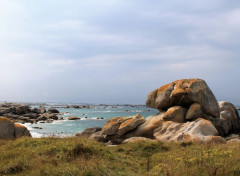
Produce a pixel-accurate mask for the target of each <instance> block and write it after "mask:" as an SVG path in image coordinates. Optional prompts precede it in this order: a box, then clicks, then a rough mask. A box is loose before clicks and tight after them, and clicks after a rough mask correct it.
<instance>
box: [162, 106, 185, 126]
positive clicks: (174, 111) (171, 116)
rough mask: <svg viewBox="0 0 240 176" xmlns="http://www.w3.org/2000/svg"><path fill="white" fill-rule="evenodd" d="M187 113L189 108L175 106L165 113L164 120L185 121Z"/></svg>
mask: <svg viewBox="0 0 240 176" xmlns="http://www.w3.org/2000/svg"><path fill="white" fill-rule="evenodd" d="M186 113H187V110H186V109H185V108H182V107H181V106H173V107H171V108H169V109H168V110H167V112H165V113H164V116H163V120H166V121H173V122H178V123H184V122H185V116H186Z"/></svg>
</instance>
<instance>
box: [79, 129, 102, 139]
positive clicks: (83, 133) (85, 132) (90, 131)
mask: <svg viewBox="0 0 240 176" xmlns="http://www.w3.org/2000/svg"><path fill="white" fill-rule="evenodd" d="M101 130H102V128H100V127H92V128H87V129H85V130H84V131H83V132H82V133H80V134H76V136H83V137H87V138H88V137H90V136H91V135H92V134H93V133H96V132H98V131H101Z"/></svg>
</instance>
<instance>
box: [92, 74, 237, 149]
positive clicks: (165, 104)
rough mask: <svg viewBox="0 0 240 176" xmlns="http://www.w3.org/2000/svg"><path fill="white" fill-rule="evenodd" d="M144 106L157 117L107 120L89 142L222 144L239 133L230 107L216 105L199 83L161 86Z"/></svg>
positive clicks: (194, 80) (214, 99)
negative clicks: (233, 134) (231, 135)
mask: <svg viewBox="0 0 240 176" xmlns="http://www.w3.org/2000/svg"><path fill="white" fill-rule="evenodd" d="M146 106H147V107H151V108H156V109H158V110H159V113H158V114H156V115H152V116H149V117H147V118H146V119H144V118H143V117H142V116H141V115H139V114H137V115H135V116H131V117H115V118H112V119H109V120H108V121H107V123H106V125H105V126H104V127H103V129H102V130H101V131H98V132H95V133H93V134H91V136H90V138H91V139H95V140H98V141H106V142H108V144H120V143H123V142H124V143H125V142H133V141H138V140H145V141H148V140H152V139H156V140H159V141H168V142H200V143H214V144H225V143H227V140H229V139H228V138H229V134H231V133H236V134H239V133H240V118H239V114H238V111H237V110H236V108H235V107H234V105H233V104H231V103H228V102H219V104H218V102H217V101H216V98H215V96H214V95H213V93H212V91H211V90H210V89H209V87H208V85H207V84H206V82H205V81H203V80H201V79H183V80H177V81H174V82H172V83H170V84H167V85H164V86H162V87H160V88H159V89H156V90H154V91H152V92H151V93H150V94H149V95H148V97H147V100H146ZM225 136H228V137H227V138H223V137H225ZM234 139H236V140H238V139H239V138H234ZM231 140H233V139H232V138H231Z"/></svg>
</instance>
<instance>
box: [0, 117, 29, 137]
mask: <svg viewBox="0 0 240 176" xmlns="http://www.w3.org/2000/svg"><path fill="white" fill-rule="evenodd" d="M22 136H28V137H31V134H30V132H29V131H28V129H27V128H26V127H24V126H22V125H19V124H14V123H13V122H12V121H11V120H10V119H8V118H6V117H0V139H15V138H19V137H22Z"/></svg>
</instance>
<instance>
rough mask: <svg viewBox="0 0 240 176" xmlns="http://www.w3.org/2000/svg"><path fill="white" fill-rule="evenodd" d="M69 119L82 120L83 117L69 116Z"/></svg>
mask: <svg viewBox="0 0 240 176" xmlns="http://www.w3.org/2000/svg"><path fill="white" fill-rule="evenodd" d="M67 119H68V120H80V119H81V118H79V117H76V116H69V117H67Z"/></svg>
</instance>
